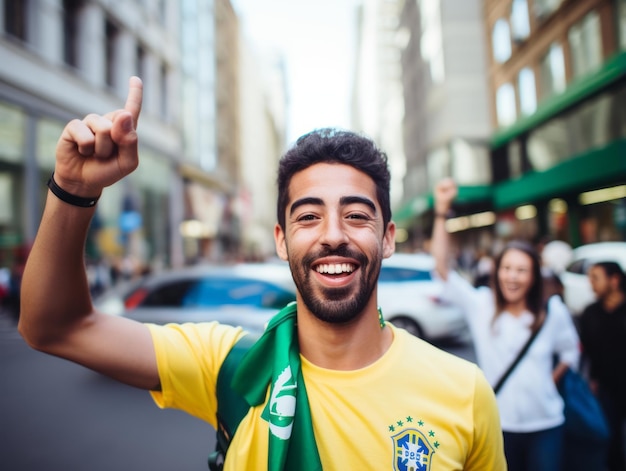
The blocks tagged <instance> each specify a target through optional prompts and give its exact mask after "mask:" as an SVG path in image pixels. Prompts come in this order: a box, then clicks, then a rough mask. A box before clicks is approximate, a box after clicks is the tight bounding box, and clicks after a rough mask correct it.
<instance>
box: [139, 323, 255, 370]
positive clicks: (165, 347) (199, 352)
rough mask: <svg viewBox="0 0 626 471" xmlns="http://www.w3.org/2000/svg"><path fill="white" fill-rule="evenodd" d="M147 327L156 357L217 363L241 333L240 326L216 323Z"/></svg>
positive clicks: (150, 325) (149, 325)
mask: <svg viewBox="0 0 626 471" xmlns="http://www.w3.org/2000/svg"><path fill="white" fill-rule="evenodd" d="M148 328H149V330H150V333H151V335H152V341H153V343H154V347H155V350H156V353H157V356H177V357H187V358H190V357H191V358H195V360H196V361H198V362H204V361H211V362H214V363H217V364H220V363H221V362H222V361H223V360H224V358H225V357H226V355H227V354H228V352H229V351H230V350H231V348H232V347H233V345H234V344H235V343H237V341H238V340H239V339H240V338H241V337H242V336H244V334H245V333H244V331H243V330H242V329H241V327H232V326H229V325H224V324H220V323H218V322H201V323H185V324H167V325H155V324H148Z"/></svg>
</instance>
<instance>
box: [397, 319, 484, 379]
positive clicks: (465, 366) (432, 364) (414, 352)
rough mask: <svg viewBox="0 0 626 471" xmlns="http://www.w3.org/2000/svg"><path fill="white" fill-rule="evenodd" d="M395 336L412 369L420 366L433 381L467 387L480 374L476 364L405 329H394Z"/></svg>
mask: <svg viewBox="0 0 626 471" xmlns="http://www.w3.org/2000/svg"><path fill="white" fill-rule="evenodd" d="M394 335H397V336H398V340H399V341H400V342H401V345H402V355H403V356H404V357H405V358H407V361H408V363H410V364H411V367H412V368H414V367H415V365H416V364H418V365H419V367H420V368H421V369H422V370H423V372H424V373H426V372H427V373H428V377H429V378H431V379H437V380H438V381H443V382H444V383H449V385H450V387H458V385H459V384H462V385H465V387H467V385H468V382H471V383H473V382H474V381H475V379H476V378H475V376H476V374H477V372H480V370H479V369H478V366H477V365H476V364H475V363H472V362H470V361H469V360H466V359H464V358H461V357H459V356H457V355H453V354H452V353H448V352H446V351H445V350H442V349H440V348H438V347H435V346H434V345H432V344H430V343H428V342H426V341H424V340H422V339H420V338H417V337H415V336H413V335H411V334H409V333H408V332H407V331H405V330H403V329H396V328H394ZM417 360H419V362H417Z"/></svg>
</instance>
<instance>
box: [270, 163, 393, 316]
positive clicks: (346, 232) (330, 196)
mask: <svg viewBox="0 0 626 471" xmlns="http://www.w3.org/2000/svg"><path fill="white" fill-rule="evenodd" d="M286 213H287V214H286V224H285V231H284V232H283V230H282V229H281V228H280V226H278V225H277V226H276V229H275V238H276V248H277V252H278V255H279V256H280V257H281V258H283V259H284V260H288V261H289V266H290V267H291V271H292V273H293V278H294V281H295V284H296V286H297V288H298V291H299V293H300V296H301V298H302V301H303V302H304V303H305V305H306V306H307V308H308V309H309V310H310V311H311V312H312V313H313V314H314V315H315V316H316V317H318V318H319V319H321V320H323V321H325V322H330V323H347V322H349V321H351V320H353V319H355V318H357V317H358V316H359V315H360V314H361V312H363V311H364V309H365V307H366V306H367V304H368V302H369V301H370V298H371V296H372V294H373V293H374V291H375V288H376V282H377V280H378V273H379V271H380V264H381V261H382V259H383V258H384V257H389V256H390V255H391V254H392V253H393V250H394V236H395V226H394V225H393V223H389V227H388V228H387V230H386V231H385V228H384V226H383V218H382V213H381V208H380V205H379V204H378V201H377V200H376V186H375V184H374V181H373V180H372V179H371V178H370V177H368V176H367V175H366V174H364V173H363V172H361V171H359V170H357V169H355V168H353V167H351V166H347V165H343V164H328V163H319V164H315V165H312V166H311V167H308V168H307V169H305V170H302V171H300V172H298V173H296V174H295V175H294V176H293V178H292V179H291V182H290V184H289V204H288V205H287V208H286Z"/></svg>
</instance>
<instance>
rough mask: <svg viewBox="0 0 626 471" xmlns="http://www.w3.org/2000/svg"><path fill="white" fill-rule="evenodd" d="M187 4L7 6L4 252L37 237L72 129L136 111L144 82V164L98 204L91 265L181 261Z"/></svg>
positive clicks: (0, 115)
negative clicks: (178, 169) (102, 260)
mask: <svg viewBox="0 0 626 471" xmlns="http://www.w3.org/2000/svg"><path fill="white" fill-rule="evenodd" d="M177 3H178V2H175V1H160V2H157V1H151V2H116V3H115V4H112V3H111V2H106V1H78V0H45V1H41V0H40V1H35V0H25V1H14V0H2V1H0V64H1V66H0V194H1V197H0V252H2V254H3V256H4V257H3V258H4V261H3V264H4V263H10V261H7V259H10V257H11V253H12V252H13V251H14V249H15V248H16V247H19V246H28V245H29V244H30V243H31V242H32V240H33V239H34V237H35V233H36V231H37V227H38V223H39V217H40V214H41V210H42V205H43V201H44V199H45V196H46V192H47V189H46V182H47V180H48V178H49V176H50V174H51V173H52V171H53V169H54V164H55V146H56V141H57V139H58V137H59V136H60V135H61V131H62V129H63V127H64V125H65V123H66V122H68V121H69V120H70V119H73V118H82V117H83V116H85V115H86V114H88V113H91V112H95V113H105V112H108V111H110V110H113V109H116V108H120V107H121V106H123V104H124V99H125V97H126V93H127V89H128V78H129V77H130V76H131V75H139V76H140V77H142V79H143V81H144V87H145V88H144V90H145V96H144V106H143V112H142V116H141V123H140V134H141V143H140V153H141V166H140V169H139V170H138V171H137V172H135V173H134V174H133V175H132V176H130V177H129V178H128V180H127V181H126V182H125V184H123V185H117V186H115V187H113V188H111V189H109V190H108V191H106V192H105V193H104V194H103V196H102V198H101V199H100V201H99V203H98V210H97V215H96V217H95V219H94V224H93V225H92V229H93V231H92V234H91V235H90V238H89V245H88V254H89V255H90V257H94V258H97V257H100V256H103V255H108V256H111V257H123V256H127V255H132V256H136V257H140V258H142V259H143V260H146V261H147V260H151V259H152V258H153V257H156V256H157V255H161V256H162V257H163V258H166V259H169V257H170V254H171V252H170V247H171V246H172V240H171V239H172V232H171V231H170V228H171V226H172V221H171V217H172V215H173V211H172V210H173V208H172V205H171V202H170V188H169V182H170V179H171V176H172V162H175V161H176V160H177V159H178V157H179V156H180V155H181V151H182V142H181V138H180V131H179V128H178V121H179V117H180V110H179V106H178V102H179V99H178V69H179V62H180V53H179V41H178V31H179V29H178V28H179V23H178V18H179V16H178V8H177Z"/></svg>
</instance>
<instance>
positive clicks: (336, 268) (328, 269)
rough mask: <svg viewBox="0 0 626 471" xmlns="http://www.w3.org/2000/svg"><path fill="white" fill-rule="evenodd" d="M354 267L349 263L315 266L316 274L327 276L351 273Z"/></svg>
mask: <svg viewBox="0 0 626 471" xmlns="http://www.w3.org/2000/svg"><path fill="white" fill-rule="evenodd" d="M353 271H354V266H353V265H351V264H349V263H333V264H324V265H318V266H317V272H318V273H327V274H329V275H337V274H340V273H352V272H353Z"/></svg>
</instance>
